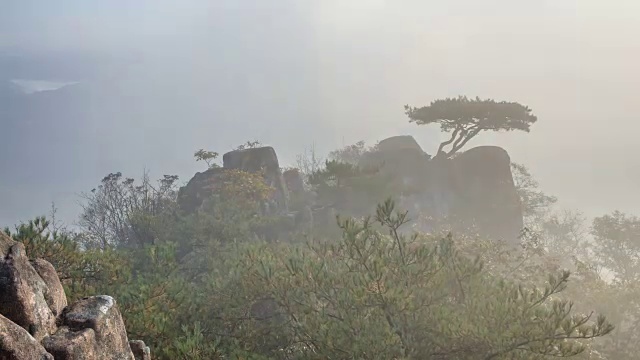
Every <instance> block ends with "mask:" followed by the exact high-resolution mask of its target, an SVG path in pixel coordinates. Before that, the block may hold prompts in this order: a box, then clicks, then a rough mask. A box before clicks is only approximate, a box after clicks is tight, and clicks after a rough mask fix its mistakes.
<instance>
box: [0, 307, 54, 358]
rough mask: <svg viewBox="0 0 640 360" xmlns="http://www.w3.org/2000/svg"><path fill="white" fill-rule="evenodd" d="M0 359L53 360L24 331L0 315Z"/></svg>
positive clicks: (36, 341)
mask: <svg viewBox="0 0 640 360" xmlns="http://www.w3.org/2000/svg"><path fill="white" fill-rule="evenodd" d="M0 359H3V360H54V358H53V356H52V355H51V354H49V353H48V352H47V351H46V350H45V348H44V347H43V346H42V345H40V343H38V340H36V339H35V338H34V337H33V336H31V335H30V334H29V333H28V332H27V331H26V330H25V329H23V328H22V327H20V326H18V325H17V324H16V323H14V322H13V321H11V320H9V319H7V318H6V317H4V316H2V315H0Z"/></svg>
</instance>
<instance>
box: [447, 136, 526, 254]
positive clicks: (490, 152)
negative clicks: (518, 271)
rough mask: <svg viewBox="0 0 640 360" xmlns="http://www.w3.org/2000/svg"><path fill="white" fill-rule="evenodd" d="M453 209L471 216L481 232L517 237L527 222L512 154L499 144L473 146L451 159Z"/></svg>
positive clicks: (511, 237) (505, 238) (508, 238)
mask: <svg viewBox="0 0 640 360" xmlns="http://www.w3.org/2000/svg"><path fill="white" fill-rule="evenodd" d="M450 170H451V173H450V174H451V176H450V179H451V187H452V190H453V193H454V194H455V195H456V202H455V203H454V204H453V206H452V212H453V213H455V214H456V215H457V216H458V217H459V218H462V219H468V220H470V221H472V222H473V223H474V225H475V226H476V227H477V229H479V230H480V235H484V236H488V237H491V238H493V239H499V240H505V241H510V242H511V241H515V240H516V239H517V238H518V237H519V235H520V232H521V231H522V228H523V226H524V223H523V216H522V204H521V203H520V197H519V195H518V192H517V190H516V187H515V183H514V181H513V175H512V173H511V158H510V157H509V154H508V153H507V151H506V150H504V149H502V148H500V147H497V146H480V147H476V148H472V149H470V150H468V151H466V152H464V153H462V154H460V155H459V156H457V157H455V158H454V159H452V160H451V169H450Z"/></svg>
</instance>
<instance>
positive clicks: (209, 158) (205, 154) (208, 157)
mask: <svg viewBox="0 0 640 360" xmlns="http://www.w3.org/2000/svg"><path fill="white" fill-rule="evenodd" d="M219 155H220V154H218V153H217V152H215V151H208V150H205V149H200V150H198V151H196V152H195V153H194V154H193V157H194V158H196V161H204V162H205V163H206V164H207V167H209V169H211V168H216V167H220V165H218V164H216V163H215V162H213V161H214V160H215V159H217V158H218V156H219Z"/></svg>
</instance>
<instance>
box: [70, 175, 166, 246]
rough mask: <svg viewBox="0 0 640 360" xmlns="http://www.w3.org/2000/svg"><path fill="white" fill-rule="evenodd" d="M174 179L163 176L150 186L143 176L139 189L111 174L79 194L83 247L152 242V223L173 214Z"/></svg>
mask: <svg viewBox="0 0 640 360" xmlns="http://www.w3.org/2000/svg"><path fill="white" fill-rule="evenodd" d="M177 180H178V177H177V176H175V175H164V177H163V178H162V179H160V180H159V181H158V185H157V186H154V185H153V184H152V183H151V181H150V180H149V177H148V176H147V175H146V174H145V175H144V176H143V178H142V182H141V183H140V185H138V184H136V183H135V180H134V179H132V178H123V177H122V173H119V172H118V173H111V174H109V175H107V176H105V177H104V178H103V179H102V183H101V184H100V186H98V188H97V189H93V190H91V192H90V193H85V194H83V198H84V200H85V203H84V204H82V214H81V216H80V222H79V225H80V227H81V229H82V230H83V234H84V237H83V240H84V245H85V246H88V247H94V248H100V249H103V250H104V249H107V248H108V247H110V246H128V247H142V246H144V245H147V244H151V243H153V242H154V234H153V233H152V232H151V230H150V229H151V228H152V224H151V223H150V222H151V221H152V220H153V219H155V218H157V217H159V216H160V215H161V214H169V213H171V212H172V211H174V210H175V199H176V196H177V189H176V185H175V183H176V181H177Z"/></svg>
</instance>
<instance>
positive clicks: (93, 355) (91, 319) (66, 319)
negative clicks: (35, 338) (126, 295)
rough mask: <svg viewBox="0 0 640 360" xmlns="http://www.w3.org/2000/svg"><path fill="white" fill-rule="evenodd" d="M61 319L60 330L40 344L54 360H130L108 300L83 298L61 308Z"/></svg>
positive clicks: (111, 301)
mask: <svg viewBox="0 0 640 360" xmlns="http://www.w3.org/2000/svg"><path fill="white" fill-rule="evenodd" d="M61 318H62V321H61V323H62V326H61V327H60V329H58V331H57V332H56V333H55V334H54V335H52V336H50V337H49V338H48V339H46V340H45V341H44V342H43V343H44V347H45V348H46V349H47V351H49V352H50V353H52V354H53V355H54V356H55V358H56V359H64V360H71V359H101V360H102V359H104V360H125V359H128V360H133V359H134V357H133V353H132V352H131V348H130V347H129V340H128V339H127V333H126V331H125V328H124V322H123V321H122V316H121V315H120V311H119V310H118V308H117V307H116V302H115V300H114V299H113V298H112V297H110V296H105V295H101V296H92V297H88V298H84V299H82V300H80V301H78V302H76V303H75V304H73V305H71V306H68V307H67V308H65V309H64V311H63V313H62V316H61ZM79 354H84V355H83V357H78V356H79Z"/></svg>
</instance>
